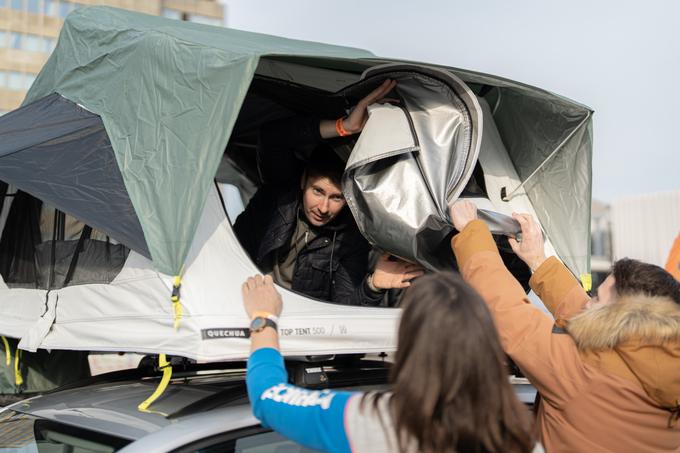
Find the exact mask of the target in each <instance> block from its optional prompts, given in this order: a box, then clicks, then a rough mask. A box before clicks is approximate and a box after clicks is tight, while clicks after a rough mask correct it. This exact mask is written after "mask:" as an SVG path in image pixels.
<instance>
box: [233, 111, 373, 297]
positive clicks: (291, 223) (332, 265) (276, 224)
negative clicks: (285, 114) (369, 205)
mask: <svg viewBox="0 0 680 453" xmlns="http://www.w3.org/2000/svg"><path fill="white" fill-rule="evenodd" d="M320 141H321V136H320V135H319V120H318V119H307V118H293V119H286V120H281V121H276V122H272V123H268V124H265V125H264V126H262V129H261V131H260V138H259V142H258V147H257V158H258V168H259V170H260V177H261V179H262V182H263V185H262V187H261V188H260V189H259V190H258V191H257V193H256V194H255V195H254V196H253V198H252V199H251V200H250V203H248V206H247V207H246V209H245V211H243V212H242V213H241V215H239V216H238V218H237V219H236V222H235V223H234V231H235V232H236V235H237V237H238V238H239V240H240V242H241V245H243V247H244V248H245V250H246V251H247V252H248V254H249V255H250V257H251V258H252V259H253V261H254V262H255V264H256V265H257V266H258V267H259V268H260V269H263V270H264V271H265V272H268V271H270V270H271V266H272V264H273V260H274V259H276V253H275V252H276V250H277V249H279V248H281V247H288V245H289V244H290V241H291V238H292V236H293V233H294V232H295V227H296V225H297V218H298V215H304V214H302V213H300V209H301V205H302V200H301V196H302V191H301V188H300V178H301V176H302V172H303V171H304V163H303V162H302V160H301V159H304V157H305V155H308V154H309V152H310V151H311V150H312V148H313V147H314V145H315V144H318V143H319V142H320ZM299 213H300V214H299ZM315 231H316V233H317V235H316V237H314V239H312V240H311V241H310V242H309V244H308V245H307V246H306V247H305V248H304V249H303V250H302V251H301V252H300V254H299V255H298V257H297V260H296V263H295V270H294V272H293V282H292V289H293V290H294V291H298V292H300V293H303V294H305V295H307V296H310V297H314V298H318V299H322V300H328V301H332V302H337V303H341V304H347V305H378V304H379V303H380V301H381V300H382V296H383V293H381V292H377V293H376V292H373V291H371V290H370V289H369V288H368V286H367V284H366V281H365V280H366V275H367V270H368V253H369V250H370V246H369V244H368V242H366V240H365V239H364V237H363V236H362V235H361V233H360V232H359V229H358V228H357V226H356V223H355V222H354V219H353V217H352V214H351V212H350V210H349V208H347V207H345V208H344V209H343V210H342V212H341V213H340V214H339V215H338V216H337V217H336V218H335V219H333V221H332V222H330V223H329V224H328V225H325V226H323V227H319V228H316V229H315Z"/></svg>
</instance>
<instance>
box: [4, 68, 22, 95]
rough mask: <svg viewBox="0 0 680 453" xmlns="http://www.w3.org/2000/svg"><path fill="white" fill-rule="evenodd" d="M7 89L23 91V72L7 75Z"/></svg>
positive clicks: (12, 72)
mask: <svg viewBox="0 0 680 453" xmlns="http://www.w3.org/2000/svg"><path fill="white" fill-rule="evenodd" d="M7 88H9V89H10V90H17V91H21V90H23V89H24V75H23V74H22V73H21V72H16V71H9V72H8V73H7Z"/></svg>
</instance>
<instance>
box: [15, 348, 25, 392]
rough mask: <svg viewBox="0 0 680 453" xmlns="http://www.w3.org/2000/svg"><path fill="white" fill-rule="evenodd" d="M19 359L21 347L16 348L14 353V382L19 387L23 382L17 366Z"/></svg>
mask: <svg viewBox="0 0 680 453" xmlns="http://www.w3.org/2000/svg"><path fill="white" fill-rule="evenodd" d="M20 360H21V349H19V348H17V350H16V351H15V353H14V383H15V384H16V385H17V387H19V386H20V385H21V384H23V383H24V378H23V377H22V376H21V369H20V368H19V361H20Z"/></svg>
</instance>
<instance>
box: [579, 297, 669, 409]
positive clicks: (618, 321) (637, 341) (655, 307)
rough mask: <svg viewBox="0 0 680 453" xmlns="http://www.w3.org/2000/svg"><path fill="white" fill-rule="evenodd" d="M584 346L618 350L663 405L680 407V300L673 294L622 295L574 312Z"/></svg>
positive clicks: (592, 348) (649, 392) (652, 396)
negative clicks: (667, 295) (679, 302)
mask: <svg viewBox="0 0 680 453" xmlns="http://www.w3.org/2000/svg"><path fill="white" fill-rule="evenodd" d="M567 331H568V332H569V334H570V335H571V336H572V338H573V339H574V341H575V342H576V345H577V346H578V348H579V350H581V351H585V352H588V351H605V350H614V351H615V352H616V353H617V354H618V355H619V357H621V359H622V360H623V361H624V362H625V363H626V365H627V366H628V368H629V369H630V370H631V371H632V372H633V374H634V375H635V377H636V378H637V379H638V380H639V381H640V383H641V384H642V386H643V388H644V389H645V391H646V392H647V394H648V395H649V396H650V397H651V398H653V399H654V400H655V401H657V402H658V403H659V404H660V406H661V407H664V408H667V409H670V410H678V408H679V407H680V305H678V304H676V303H675V302H674V301H673V300H671V299H669V298H662V297H651V296H645V295H638V296H626V297H621V298H619V299H618V300H616V301H615V302H613V303H611V304H606V305H605V304H597V305H594V306H592V307H590V308H588V309H586V310H585V311H584V312H582V313H581V314H579V315H578V316H575V317H574V318H572V319H571V320H570V321H569V322H568V324H567Z"/></svg>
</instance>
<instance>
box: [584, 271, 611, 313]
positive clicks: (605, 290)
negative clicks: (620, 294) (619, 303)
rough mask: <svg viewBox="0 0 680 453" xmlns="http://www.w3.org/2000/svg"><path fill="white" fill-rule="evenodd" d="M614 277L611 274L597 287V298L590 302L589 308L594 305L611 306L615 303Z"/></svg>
mask: <svg viewBox="0 0 680 453" xmlns="http://www.w3.org/2000/svg"><path fill="white" fill-rule="evenodd" d="M614 295H615V290H614V276H613V275H612V274H609V275H608V276H607V278H605V279H604V281H603V282H602V283H601V284H600V286H598V287H597V296H595V297H593V298H592V299H590V301H588V304H587V306H588V307H590V306H591V305H594V304H610V303H612V302H613V301H614Z"/></svg>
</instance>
